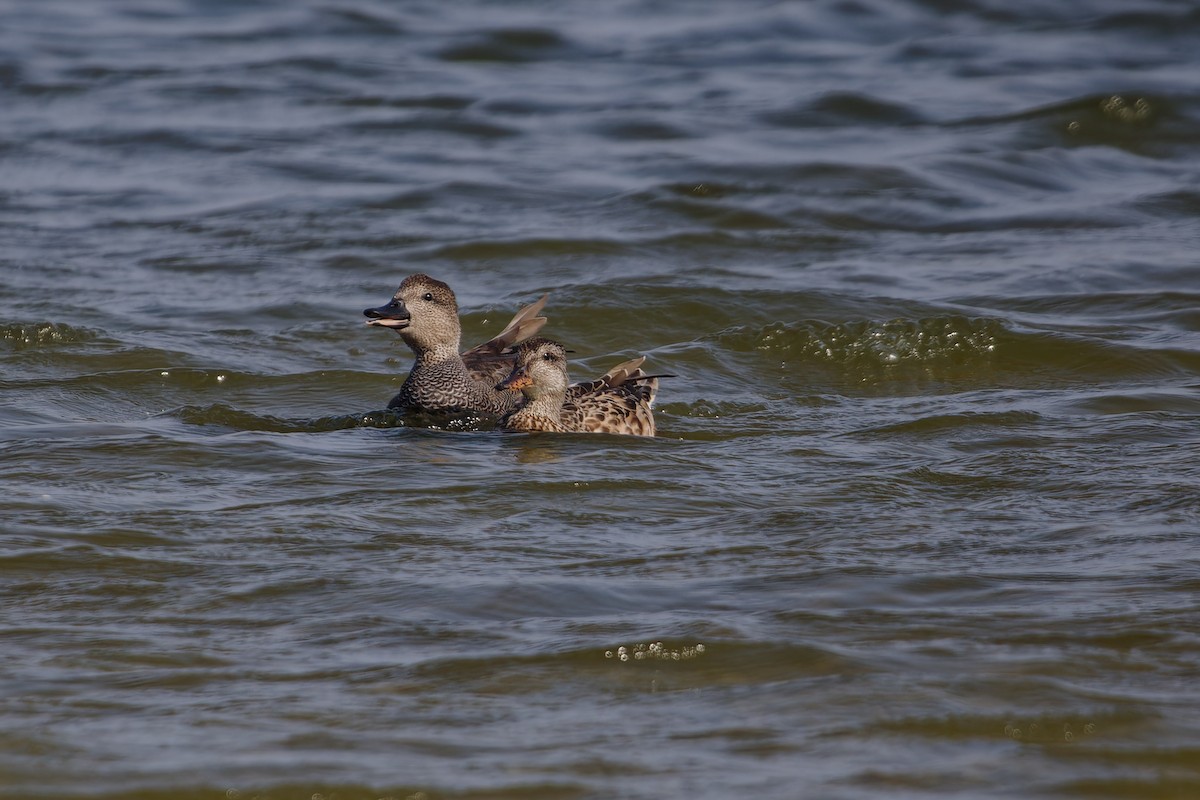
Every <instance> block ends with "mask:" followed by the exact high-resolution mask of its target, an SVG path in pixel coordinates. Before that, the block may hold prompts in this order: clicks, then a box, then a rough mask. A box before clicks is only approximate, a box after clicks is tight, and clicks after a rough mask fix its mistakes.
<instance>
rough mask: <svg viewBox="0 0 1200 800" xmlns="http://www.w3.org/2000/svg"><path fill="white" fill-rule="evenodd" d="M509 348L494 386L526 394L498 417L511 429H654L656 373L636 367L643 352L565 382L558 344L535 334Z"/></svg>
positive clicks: (642, 431)
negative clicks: (596, 374) (509, 366)
mask: <svg viewBox="0 0 1200 800" xmlns="http://www.w3.org/2000/svg"><path fill="white" fill-rule="evenodd" d="M514 349H515V352H516V358H517V363H516V366H515V367H514V368H513V370H512V372H511V373H510V374H509V376H508V378H507V379H505V380H504V382H502V383H501V384H500V385H499V386H498V387H497V388H498V389H519V390H520V391H521V393H522V394H523V396H524V398H525V399H524V402H523V403H522V405H521V407H520V408H518V409H516V410H515V411H513V412H511V413H509V414H507V415H505V416H504V417H503V419H501V421H500V425H501V427H503V428H506V429H508V430H514V431H554V432H559V433H617V434H630V435H634V436H653V435H654V434H655V426H654V413H653V411H652V408H653V405H654V398H655V395H656V394H657V393H658V377H657V376H649V375H646V373H644V372H643V371H642V370H641V369H640V367H641V365H642V363H643V362H644V361H645V357H642V358H635V359H633V360H631V361H626V362H624V363H622V364H618V365H617V366H615V367H613V368H612V369H610V370H609V371H608V372H606V373H605V374H604V375H603V376H602V377H600V378H598V379H596V380H594V381H588V382H586V383H577V384H574V385H569V383H570V381H569V378H568V377H567V356H566V351H565V350H563V347H562V345H560V344H558V343H557V342H554V341H551V340H549V339H543V338H540V337H536V338H532V339H527V340H525V341H523V342H521V343H520V344H518V345H517V346H516V348H514Z"/></svg>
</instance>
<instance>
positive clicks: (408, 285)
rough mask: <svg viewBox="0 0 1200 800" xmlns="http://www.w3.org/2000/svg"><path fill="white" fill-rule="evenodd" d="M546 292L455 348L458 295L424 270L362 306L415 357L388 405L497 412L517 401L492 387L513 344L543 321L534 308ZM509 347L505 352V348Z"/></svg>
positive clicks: (506, 367)
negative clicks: (477, 341) (478, 338)
mask: <svg viewBox="0 0 1200 800" xmlns="http://www.w3.org/2000/svg"><path fill="white" fill-rule="evenodd" d="M545 304H546V295H543V296H542V298H541V299H540V300H538V301H537V302H536V303H532V304H530V305H527V306H525V307H524V308H522V309H521V310H520V311H518V312H517V315H516V316H515V317H513V318H512V321H511V322H509V323H508V325H507V326H505V328H504V330H502V331H500V333H499V334H498V335H497V336H495V337H494V338H492V339H489V340H488V341H486V342H484V343H483V344H481V345H479V346H478V347H473V348H471V349H470V350H468V351H466V352H465V353H459V347H460V340H461V338H462V327H461V325H460V324H459V321H458V301H457V299H456V298H455V297H454V292H453V291H452V290H451V289H450V287H449V286H447V285H446V284H444V283H442V282H441V281H439V280H435V279H433V278H431V277H429V276H428V275H423V274H420V273H418V274H416V275H410V276H408V277H407V278H405V279H404V282H403V283H401V284H400V288H399V289H397V290H396V294H395V295H393V296H392V299H391V302H389V303H387V304H386V305H382V306H380V307H378V308H368V309H366V310H364V311H363V314H364V315H366V317H367V318H368V319H367V325H375V326H378V327H382V328H391V329H392V330H394V331H396V333H398V334H400V337H401V338H402V339H404V343H405V344H406V345H408V347H409V349H411V350H412V351H413V353H414V354H415V355H416V362H415V363H414V364H413V367H412V370H411V371H409V373H408V377H407V378H406V379H405V381H404V384H403V385H402V386H401V387H400V393H399V394H397V395H396V396H395V397H393V398H392V401H391V402H390V403H388V408H392V409H397V410H400V411H403V412H409V411H415V412H433V413H442V412H456V413H463V412H473V413H480V414H486V415H491V416H500V415H502V414H505V413H507V412H509V411H511V410H513V409H514V408H516V407H517V405H519V403H520V400H521V393H520V392H518V391H516V390H514V389H497V388H495V387H496V382H497V381H498V380H500V379H501V378H503V377H504V376H505V375H507V374H508V373H509V372H510V371H511V370H512V368H513V366H514V364H515V363H516V356H515V355H514V354H513V353H512V352H511V351H510V348H512V347H513V345H515V344H517V343H519V342H521V341H523V340H525V339H527V338H529V337H530V336H533V335H534V334H535V333H537V332H538V331H539V330H541V328H542V326H543V325H545V324H546V319H545V317H539V316H538V312H539V311H541V310H542V306H544V305H545ZM506 351H509V352H506Z"/></svg>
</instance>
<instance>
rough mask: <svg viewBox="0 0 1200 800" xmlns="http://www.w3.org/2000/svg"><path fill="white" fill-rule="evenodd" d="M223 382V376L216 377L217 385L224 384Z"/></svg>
mask: <svg viewBox="0 0 1200 800" xmlns="http://www.w3.org/2000/svg"><path fill="white" fill-rule="evenodd" d="M224 382H225V376H224V375H218V376H217V383H224Z"/></svg>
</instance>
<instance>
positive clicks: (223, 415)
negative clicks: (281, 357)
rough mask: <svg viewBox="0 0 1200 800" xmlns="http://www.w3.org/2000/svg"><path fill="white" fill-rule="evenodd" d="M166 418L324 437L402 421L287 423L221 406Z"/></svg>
mask: <svg viewBox="0 0 1200 800" xmlns="http://www.w3.org/2000/svg"><path fill="white" fill-rule="evenodd" d="M166 416H171V417H175V418H176V419H179V420H180V421H182V422H184V423H186V424H188V425H215V426H220V427H224V428H232V429H234V430H239V431H263V432H267V433H325V432H328V431H340V430H345V429H347V428H398V427H403V426H404V424H405V423H404V419H403V418H402V417H401V416H400V415H399V414H397V413H395V412H394V411H369V412H366V413H363V414H334V415H330V416H325V417H315V418H311V419H288V418H286V417H276V416H272V415H270V414H254V413H252V412H249V411H243V410H241V409H238V408H234V407H233V406H230V405H226V404H225V403H213V404H212V405H207V406H183V407H182V408H177V409H175V410H174V411H170V412H168V413H167V415H166Z"/></svg>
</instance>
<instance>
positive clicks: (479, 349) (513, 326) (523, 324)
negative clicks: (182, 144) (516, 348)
mask: <svg viewBox="0 0 1200 800" xmlns="http://www.w3.org/2000/svg"><path fill="white" fill-rule="evenodd" d="M547 297H549V295H545V294H544V295H542V297H541V299H540V300H538V301H537V302H536V303H530V304H529V305H527V306H525V307H524V308H522V309H521V310H520V311H518V312H517V314H516V316H514V317H513V318H512V321H511V322H509V323H508V324H507V325H506V326H504V330H502V331H500V333H498V334H496V336H494V337H493V338H491V339H488V340H487V341H486V342H484V343H483V344H481V345H477V346H475V347H472V348H471V349H470V350H468V351H466V352H465V353H463V354H462V359H463V363H464V364H466V365H467V372H469V373H471V377H472V378H474V379H475V380H477V381H483V382H484V383H488V384H496V383H499V382H500V381H502V380H504V379H505V378H506V377H507V376H508V373H509V372H511V371H512V368H513V366H514V365H515V364H516V357H515V356H513V355H512V354H511V353H509V354H507V355H506V354H505V353H504V351H505V350H507V349H508V348H510V347H512V346H513V345H514V344H516V343H517V342H523V341H525V340H526V339H528V338H529V337H530V336H533V335H534V334H535V333H537V332H538V331H540V330H541V329H542V326H543V325H545V324H546V318H545V317H539V316H538V313H539V312H541V310H542V306H544V305H546V298H547Z"/></svg>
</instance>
